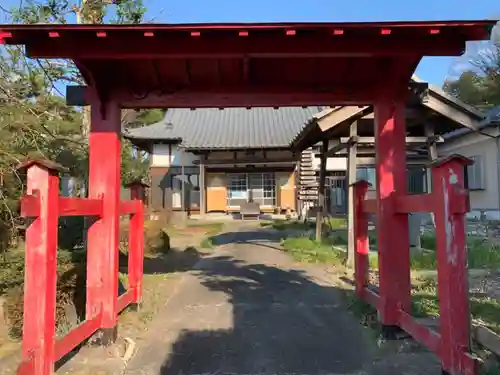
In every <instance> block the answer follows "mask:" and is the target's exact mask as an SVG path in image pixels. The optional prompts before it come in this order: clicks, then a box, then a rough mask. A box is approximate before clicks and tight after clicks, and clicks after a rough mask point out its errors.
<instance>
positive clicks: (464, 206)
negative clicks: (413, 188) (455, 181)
mask: <svg viewBox="0 0 500 375" xmlns="http://www.w3.org/2000/svg"><path fill="white" fill-rule="evenodd" d="M454 197H455V198H454V199H453V201H451V202H450V204H451V213H463V212H468V211H470V208H469V207H470V203H469V197H468V194H467V191H466V190H458V191H457V192H456V193H455V194H454ZM392 201H393V203H392V208H393V210H394V213H400V214H409V213H413V212H434V211H435V208H436V195H435V194H432V193H430V194H417V195H413V194H412V195H402V196H396V197H394V198H392ZM363 212H365V213H370V214H371V213H376V212H377V200H376V199H366V200H364V201H363Z"/></svg>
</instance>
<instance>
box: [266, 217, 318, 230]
mask: <svg viewBox="0 0 500 375" xmlns="http://www.w3.org/2000/svg"><path fill="white" fill-rule="evenodd" d="M260 226H261V227H264V228H274V229H276V230H280V231H284V230H304V231H305V230H307V229H308V225H307V224H305V223H304V222H302V221H298V220H281V219H277V220H272V221H265V222H262V223H260Z"/></svg>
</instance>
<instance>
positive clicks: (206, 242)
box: [200, 237, 215, 249]
mask: <svg viewBox="0 0 500 375" xmlns="http://www.w3.org/2000/svg"><path fill="white" fill-rule="evenodd" d="M214 247H215V245H214V241H213V239H212V237H207V238H204V239H203V241H201V242H200V248H202V249H213V248H214Z"/></svg>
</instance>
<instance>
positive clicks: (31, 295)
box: [19, 160, 63, 375]
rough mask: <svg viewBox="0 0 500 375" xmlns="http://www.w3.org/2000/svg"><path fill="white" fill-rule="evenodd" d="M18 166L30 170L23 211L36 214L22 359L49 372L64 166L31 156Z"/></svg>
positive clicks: (39, 373) (36, 372) (37, 374)
mask: <svg viewBox="0 0 500 375" xmlns="http://www.w3.org/2000/svg"><path fill="white" fill-rule="evenodd" d="M19 169H21V170H23V171H26V172H27V187H28V191H27V194H28V195H27V196H25V197H24V198H23V199H22V205H21V213H22V215H23V216H25V217H29V216H31V217H34V221H33V222H32V223H31V225H30V226H29V227H28V229H27V230H26V259H25V274H24V318H23V342H22V361H23V362H25V364H27V362H28V361H33V362H32V363H30V364H29V366H31V367H30V368H31V369H32V374H33V375H49V374H52V372H53V371H54V359H55V357H54V355H55V352H54V339H55V330H56V287H57V228H58V217H59V215H58V202H59V177H58V171H60V170H63V168H62V167H61V166H59V165H58V164H55V163H51V162H48V161H33V160H32V161H27V162H25V163H23V164H21V165H20V166H19ZM22 368H23V364H22V365H21V367H20V369H22ZM20 371H21V370H20Z"/></svg>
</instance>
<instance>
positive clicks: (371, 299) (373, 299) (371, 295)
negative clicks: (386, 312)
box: [363, 287, 380, 308]
mask: <svg viewBox="0 0 500 375" xmlns="http://www.w3.org/2000/svg"><path fill="white" fill-rule="evenodd" d="M363 300H364V301H365V302H367V303H369V304H370V305H372V306H373V307H375V308H377V307H378V305H379V301H380V296H379V294H378V293H377V292H376V291H374V290H372V289H370V288H368V287H366V288H364V290H363Z"/></svg>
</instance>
